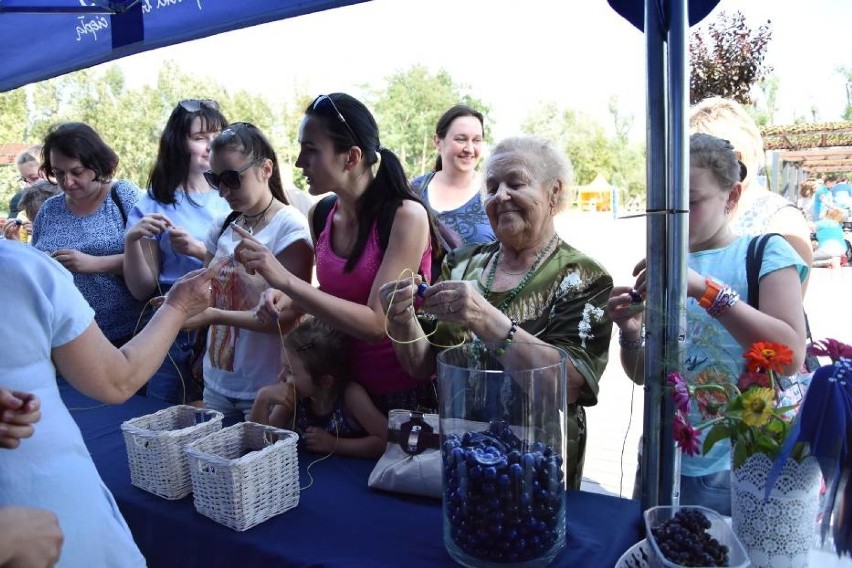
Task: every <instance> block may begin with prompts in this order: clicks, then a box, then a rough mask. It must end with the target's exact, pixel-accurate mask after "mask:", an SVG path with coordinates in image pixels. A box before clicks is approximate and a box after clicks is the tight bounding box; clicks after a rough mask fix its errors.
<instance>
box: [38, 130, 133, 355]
mask: <svg viewBox="0 0 852 568" xmlns="http://www.w3.org/2000/svg"><path fill="white" fill-rule="evenodd" d="M43 158H44V162H43V164H42V167H41V169H42V171H43V172H44V173H45V174H46V175H47V178H48V179H49V180H51V181H55V182H56V183H57V184H58V185H59V187H60V189H61V190H62V194H60V195H57V196H56V197H51V198H50V199H48V200H47V201H45V202H44V205H42V207H41V209H40V210H39V212H38V216H37V217H36V219H35V221H34V223H33V238H32V244H33V245H34V246H35V247H36V248H37V249H39V250H41V251H43V252H45V253H47V254H49V255H50V256H52V257H53V258H54V259H56V260H57V261H58V262H59V263H60V264H62V266H64V267H65V268H67V269H68V270H69V271H71V272H72V273H73V275H74V283H75V284H76V285H77V288H79V290H80V292H81V293H82V294H83V297H85V298H86V300H87V301H88V302H89V305H90V306H92V308H93V309H94V310H95V321H96V322H97V324H98V326H99V327H100V328H101V329H102V330H103V332H104V335H105V336H106V337H107V339H109V340H110V341H111V342H112V344H113V345H115V346H116V347H120V346H122V345H124V344H125V343H126V342H127V341H128V340H129V339H130V338H131V337H132V336H133V331H134V327H135V325H136V322H137V320H138V319H139V315H140V313H141V311H142V303H141V302H139V301H138V300H137V299H136V298H134V297H133V295H132V294H131V293H130V290H129V289H128V288H127V286H126V285H125V280H124V278H123V277H122V275H123V271H124V226H125V224H126V221H127V213H128V212H129V211H130V210H131V209H132V208H133V206H134V205H135V204H136V200H137V199H138V198H139V193H140V190H139V188H138V187H137V186H136V185H135V184H133V183H132V182H130V181H128V180H123V179H119V180H116V179H113V174H114V173H115V170H116V168H117V167H118V156H117V155H116V154H115V152H114V151H113V150H112V148H110V147H109V146H108V145H107V144H106V143H105V142H104V141H103V139H101V137H100V136H99V135H98V133H97V132H95V130H94V129H93V128H92V127H91V126H89V125H88V124H83V123H80V122H69V123H64V124H60V125H57V126H54V127H52V128H51V129H50V130H49V131H48V133H47V136H46V137H45V139H44V148H43Z"/></svg>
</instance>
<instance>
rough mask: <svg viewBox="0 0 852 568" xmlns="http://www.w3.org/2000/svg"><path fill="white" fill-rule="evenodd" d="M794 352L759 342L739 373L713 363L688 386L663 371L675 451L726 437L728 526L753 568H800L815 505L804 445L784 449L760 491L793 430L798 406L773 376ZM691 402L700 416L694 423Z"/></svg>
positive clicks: (706, 446)
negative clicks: (773, 479) (775, 474)
mask: <svg viewBox="0 0 852 568" xmlns="http://www.w3.org/2000/svg"><path fill="white" fill-rule="evenodd" d="M792 355H793V353H792V351H791V350H790V349H789V348H788V347H787V346H785V345H781V344H777V343H770V342H757V343H754V344H753V345H752V346H751V347H750V348H749V349H748V350H747V351H746V352H745V354H744V355H743V357H744V358H745V369H744V370H743V372H742V373H741V374H740V375H739V376H738V377H730V376H728V374H726V373H724V372H721V371H719V370H717V369H715V368H711V369H706V370H704V371H703V372H701V373H699V374H698V375H697V376H696V377H695V379H694V381H693V382H692V384H688V383H687V382H686V381H685V380H684V378H683V377H682V376H681V375H680V373H677V372H674V373H670V374H669V376H668V377H667V379H668V383H669V386H670V388H671V393H672V397H673V399H674V402H675V418H674V428H673V430H674V436H675V441H676V442H677V444H678V446H679V447H680V448H681V450H682V451H683V452H684V453H686V454H688V455H697V454H699V453H703V454H707V453H708V452H710V450H711V449H712V448H713V447H714V446H715V445H716V444H718V443H719V442H721V441H723V440H730V443H731V446H732V457H731V463H732V467H731V516H732V519H733V522H732V527H733V529H734V532H735V534H736V535H737V537H738V538H739V539H740V540H741V541H742V543H743V545H744V546H745V547H746V549H747V550H748V552H749V557H750V559H751V562H752V565H753V566H785V567H786V566H806V565H807V554H808V550H809V548H810V543H811V541H812V538H813V531H814V523H815V520H816V517H817V513H818V510H819V490H820V481H821V475H820V469H819V465H818V463H817V462H816V460H815V459H814V458H812V457H808V449H809V446H808V445H807V444H804V443H796V444H794V445H793V447H792V448H788V451H789V453H787V455H786V459H785V461H784V465H783V469H782V470H781V474H780V475H779V478H778V482H777V483H775V484H774V487H772V489H771V491H768V493H769V494H768V497H767V496H766V495H765V493H767V477H768V476H769V472H770V470H771V468H772V465H773V462H775V460H776V459H777V458H778V457H779V455H780V454H781V453H782V448H785V445H786V442H787V441H788V438H790V436H791V432H792V431H793V429H794V418H795V416H796V411H797V406H798V405H797V404H795V403H794V404H791V403H788V402H787V401H786V398H785V392H784V390H783V389H782V388H781V385H780V382H779V379H780V377H781V369H783V368H784V367H785V366H786V365H789V364H790V362H791V361H792ZM693 405H694V406H693ZM691 406H693V408H696V407H697V410H698V414H700V416H701V420H700V421H699V422H697V423H695V424H692V423H690V420H689V418H690V413H689V411H690V407H691ZM693 416H694V414H693ZM702 433H706V434H705V436H704V440H703V443H702V442H701V434H702Z"/></svg>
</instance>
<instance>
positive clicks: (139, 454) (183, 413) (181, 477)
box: [121, 405, 223, 499]
mask: <svg viewBox="0 0 852 568" xmlns="http://www.w3.org/2000/svg"><path fill="white" fill-rule="evenodd" d="M222 418H223V415H222V413H221V412H217V411H215V410H204V409H201V408H195V407H193V406H184V405H180V406H172V407H169V408H164V409H163V410H160V411H157V412H155V413H154V414H148V415H145V416H140V417H139V418H133V419H131V420H128V421H127V422H124V423H123V424H122V425H121V432H122V434H123V435H124V445H125V446H127V461H128V462H129V464H130V483H132V484H133V485H135V486H136V487H139V488H140V489H144V490H145V491H149V492H151V493H153V494H154V495H158V496H160V497H163V498H165V499H181V498H183V497H186V496H187V495H189V492H190V491H192V478H191V477H190V475H189V460H188V459H187V457H186V453H184V451H183V447H184V446H185V445H186V444H187V443H188V442H192V441H193V440H197V439H199V438H202V437H204V436H206V435H207V434H211V433H213V432H215V431H217V430H220V429H221V428H222Z"/></svg>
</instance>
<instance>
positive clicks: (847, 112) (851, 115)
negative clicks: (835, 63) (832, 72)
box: [837, 67, 852, 121]
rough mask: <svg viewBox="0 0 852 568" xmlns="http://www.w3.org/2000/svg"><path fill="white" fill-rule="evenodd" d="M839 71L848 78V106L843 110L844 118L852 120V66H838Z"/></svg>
mask: <svg viewBox="0 0 852 568" xmlns="http://www.w3.org/2000/svg"><path fill="white" fill-rule="evenodd" d="M837 73H838V74H840V75H842V76H843V77H844V78H845V79H846V108H845V109H844V111H843V120H850V121H852V67H838V68H837Z"/></svg>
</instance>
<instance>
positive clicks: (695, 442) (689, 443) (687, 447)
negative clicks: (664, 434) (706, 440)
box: [673, 412, 701, 456]
mask: <svg viewBox="0 0 852 568" xmlns="http://www.w3.org/2000/svg"><path fill="white" fill-rule="evenodd" d="M673 431H674V439H675V442H677V445H678V446H679V447H680V449H681V451H682V452H683V453H685V454H686V455H688V456H696V455H698V453H699V448H700V445H701V444H700V435H701V432H699V431H698V430H696V429H695V428H693V427H692V426H691V425H690V424H688V423H687V422H686V420H685V419H684V418H683V416H682V415H681V414H680V413H679V412H675V419H674V428H673Z"/></svg>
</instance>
